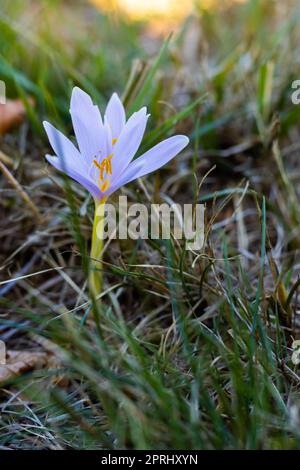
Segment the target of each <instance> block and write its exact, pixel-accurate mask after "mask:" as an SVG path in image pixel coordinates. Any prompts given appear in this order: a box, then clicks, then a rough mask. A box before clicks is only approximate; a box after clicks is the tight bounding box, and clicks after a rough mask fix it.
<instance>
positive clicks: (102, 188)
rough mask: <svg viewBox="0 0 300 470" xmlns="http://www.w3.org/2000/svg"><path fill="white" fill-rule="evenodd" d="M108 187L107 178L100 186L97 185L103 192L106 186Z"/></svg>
mask: <svg viewBox="0 0 300 470" xmlns="http://www.w3.org/2000/svg"><path fill="white" fill-rule="evenodd" d="M109 187H110V182H109V180H106V181H105V182H104V183H103V184H102V185H101V186H100V185H99V188H100V189H101V191H102V192H103V193H104V191H106V190H107V189H108V188H109Z"/></svg>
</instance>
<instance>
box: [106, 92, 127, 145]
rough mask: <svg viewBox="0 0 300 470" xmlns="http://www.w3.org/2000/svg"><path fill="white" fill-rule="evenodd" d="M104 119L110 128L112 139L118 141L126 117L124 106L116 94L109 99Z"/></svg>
mask: <svg viewBox="0 0 300 470" xmlns="http://www.w3.org/2000/svg"><path fill="white" fill-rule="evenodd" d="M104 117H106V119H107V121H108V124H109V126H110V128H111V133H112V138H113V139H118V138H119V136H120V134H121V132H122V130H123V127H124V126H125V122H126V115H125V110H124V106H123V104H122V102H121V100H120V98H119V97H118V95H117V93H114V94H113V95H112V97H111V98H110V100H109V102H108V104H107V107H106V110H105V115H104Z"/></svg>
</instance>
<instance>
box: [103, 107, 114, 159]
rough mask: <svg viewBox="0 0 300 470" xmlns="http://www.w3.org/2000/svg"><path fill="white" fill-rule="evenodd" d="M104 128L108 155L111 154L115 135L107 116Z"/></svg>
mask: <svg viewBox="0 0 300 470" xmlns="http://www.w3.org/2000/svg"><path fill="white" fill-rule="evenodd" d="M104 130H105V138H106V156H109V155H111V153H112V149H113V143H112V140H113V137H112V133H111V128H110V125H109V123H108V120H107V117H106V116H104Z"/></svg>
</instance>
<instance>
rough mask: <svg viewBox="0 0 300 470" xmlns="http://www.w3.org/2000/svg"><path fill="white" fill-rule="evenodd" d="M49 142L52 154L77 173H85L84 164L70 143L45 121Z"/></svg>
mask: <svg viewBox="0 0 300 470" xmlns="http://www.w3.org/2000/svg"><path fill="white" fill-rule="evenodd" d="M43 124H44V128H45V131H46V133H47V136H48V139H49V142H50V144H51V147H52V148H53V150H54V152H55V153H56V155H57V156H58V157H60V159H61V160H62V161H63V162H65V164H66V165H67V164H68V166H72V167H74V169H76V170H78V171H86V170H85V168H86V163H85V161H84V159H83V157H82V156H81V155H80V153H79V152H78V150H77V148H76V147H75V145H74V144H72V142H71V141H70V140H69V139H67V137H66V136H64V134H62V132H60V131H59V130H58V129H56V128H55V127H54V126H52V124H50V123H49V122H47V121H44V122H43Z"/></svg>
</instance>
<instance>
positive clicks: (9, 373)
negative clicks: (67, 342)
mask: <svg viewBox="0 0 300 470" xmlns="http://www.w3.org/2000/svg"><path fill="white" fill-rule="evenodd" d="M48 364H49V354H48V353H46V352H34V351H33V352H29V351H7V355H6V364H0V383H4V382H6V381H7V380H9V379H11V378H13V377H16V376H18V375H20V374H23V373H24V372H29V371H30V370H33V369H41V368H43V367H46V366H47V365H48Z"/></svg>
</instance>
